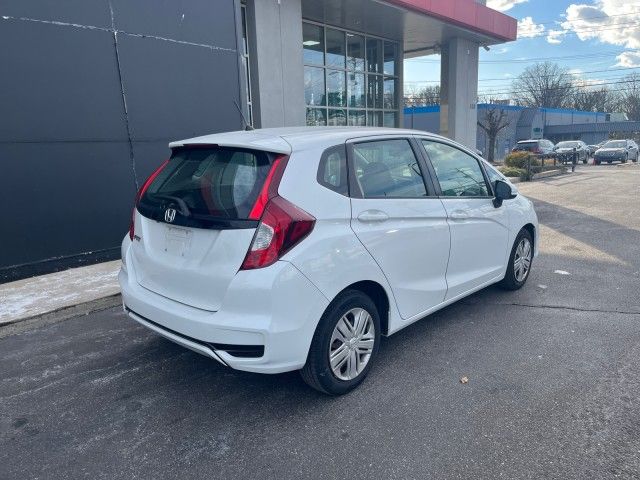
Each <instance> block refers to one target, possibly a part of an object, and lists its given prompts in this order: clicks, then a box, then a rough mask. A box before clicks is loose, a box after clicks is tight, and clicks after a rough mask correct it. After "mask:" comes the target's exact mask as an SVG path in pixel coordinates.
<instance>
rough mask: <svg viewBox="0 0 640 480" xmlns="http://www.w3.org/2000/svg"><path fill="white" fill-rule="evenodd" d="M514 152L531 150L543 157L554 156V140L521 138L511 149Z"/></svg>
mask: <svg viewBox="0 0 640 480" xmlns="http://www.w3.org/2000/svg"><path fill="white" fill-rule="evenodd" d="M511 151H512V152H521V151H524V152H531V153H534V154H536V155H540V156H541V157H542V158H549V157H553V142H551V141H550V140H545V139H543V138H541V139H538V140H520V141H519V142H518V143H516V146H515V147H513V148H512V149H511Z"/></svg>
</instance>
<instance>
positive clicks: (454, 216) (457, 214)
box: [449, 210, 469, 220]
mask: <svg viewBox="0 0 640 480" xmlns="http://www.w3.org/2000/svg"><path fill="white" fill-rule="evenodd" d="M449 218H450V219H451V220H466V219H467V218H469V214H468V213H467V212H465V211H464V210H454V211H453V212H451V215H449Z"/></svg>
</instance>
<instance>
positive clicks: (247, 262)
mask: <svg viewBox="0 0 640 480" xmlns="http://www.w3.org/2000/svg"><path fill="white" fill-rule="evenodd" d="M288 160H289V157H288V156H287V155H279V156H278V157H276V158H275V160H274V161H273V164H272V165H271V170H270V171H269V174H268V175H267V178H266V180H265V182H264V185H263V186H262V190H261V191H260V194H259V195H258V198H257V199H256V202H255V204H254V205H253V208H252V209H251V212H250V213H249V218H250V219H251V220H260V223H258V227H257V228H256V231H255V233H254V235H253V240H252V241H251V245H250V246H249V250H248V251H247V254H246V256H245V259H244V261H243V262H242V266H241V267H240V270H252V269H255V268H263V267H268V266H269V265H272V264H273V263H275V262H276V261H277V260H278V259H279V258H280V257H282V256H283V255H284V254H285V253H287V252H288V251H289V250H291V249H292V248H293V247H294V246H296V245H297V244H298V243H300V242H301V241H302V240H303V239H304V238H305V237H306V236H307V235H309V234H310V233H311V231H312V230H313V227H314V225H315V223H316V219H315V218H314V217H313V216H311V215H309V214H308V213H307V212H305V211H304V210H302V209H301V208H299V207H297V206H296V205H294V204H293V203H291V202H289V201H288V200H285V199H284V198H282V197H280V196H279V195H278V187H279V185H280V180H281V179H282V175H283V174H284V170H285V168H286V166H287V161H288Z"/></svg>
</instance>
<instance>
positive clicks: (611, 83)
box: [478, 79, 640, 95]
mask: <svg viewBox="0 0 640 480" xmlns="http://www.w3.org/2000/svg"><path fill="white" fill-rule="evenodd" d="M629 83H640V81H639V80H637V79H631V80H620V81H617V82H602V83H596V84H593V85H589V87H606V86H609V85H623V84H629ZM572 88H575V86H573V85H571V86H562V87H549V88H546V89H545V90H547V91H555V90H571V89H572ZM583 88H584V87H583ZM623 90H624V88H622V89H619V90H618V91H623ZM610 91H613V90H612V89H610ZM518 93H520V94H521V93H528V92H527V91H526V90H509V91H502V92H500V91H498V92H495V91H484V92H478V95H513V94H518ZM577 93H579V94H582V95H588V94H589V93H591V92H589V91H584V92H577Z"/></svg>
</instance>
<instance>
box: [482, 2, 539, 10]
mask: <svg viewBox="0 0 640 480" xmlns="http://www.w3.org/2000/svg"><path fill="white" fill-rule="evenodd" d="M528 1H529V0H487V7H489V8H493V9H495V10H500V11H501V12H506V11H507V10H511V9H512V8H513V6H514V5H517V4H518V3H526V2H528Z"/></svg>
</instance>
